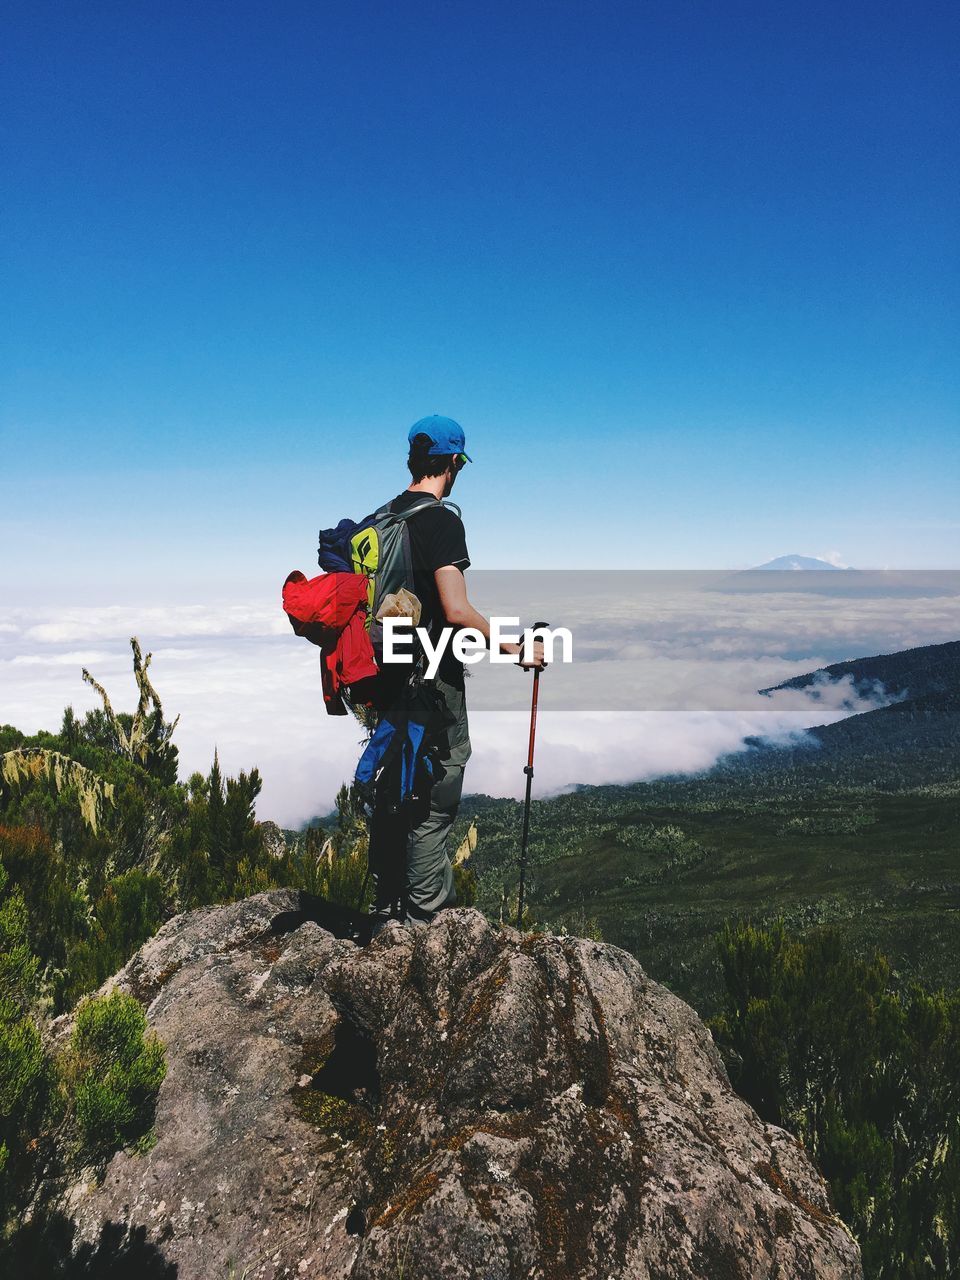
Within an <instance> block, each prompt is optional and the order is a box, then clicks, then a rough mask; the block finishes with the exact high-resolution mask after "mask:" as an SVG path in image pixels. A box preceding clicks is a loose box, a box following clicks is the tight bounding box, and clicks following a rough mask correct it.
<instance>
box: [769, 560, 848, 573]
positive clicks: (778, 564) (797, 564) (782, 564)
mask: <svg viewBox="0 0 960 1280" xmlns="http://www.w3.org/2000/svg"><path fill="white" fill-rule="evenodd" d="M757 569H816V570H819V571H823V570H824V569H826V570H835V571H836V572H838V573H842V572H843V570H842V569H841V568H840V566H839V565H838V564H831V563H830V561H829V560H818V559H817V558H816V557H815V556H777V558H776V559H775V560H768V561H767V563H766V564H758V565H755V566H754V568H753V569H751V571H750V572H751V573H753V572H755V571H756V570H757Z"/></svg>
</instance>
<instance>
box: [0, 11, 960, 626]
mask: <svg viewBox="0 0 960 1280" xmlns="http://www.w3.org/2000/svg"><path fill="white" fill-rule="evenodd" d="M957 26H958V18H957V11H956V8H955V6H948V5H946V4H942V5H941V4H924V3H920V4H917V5H912V6H909V7H908V6H904V5H902V4H883V3H880V4H877V3H871V4H857V3H852V4H845V5H836V4H817V3H812V4H803V5H799V4H793V5H773V4H768V3H763V4H760V3H749V4H738V3H729V4H723V5H719V4H709V3H684V2H683V0H669V2H666V0H665V2H663V3H652V4H637V3H630V4H604V3H600V4H593V5H586V4H583V3H578V4H569V3H552V4H549V5H547V4H522V5H516V4H511V5H507V4H485V5H473V6H465V5H456V4H446V5H440V4H423V3H416V2H413V3H410V4H407V5H388V4H385V3H382V4H371V3H363V2H360V3H354V4H352V5H349V6H344V5H332V4H325V3H312V4H295V3H278V4H273V5H269V6H268V5H265V4H260V5H250V4H237V3H231V4H230V5H226V4H214V3H207V4H203V5H189V6H188V5H184V4H178V3H171V4H167V5H165V6H162V7H161V8H157V7H155V6H149V7H148V6H146V5H139V4H129V3H123V4H121V3H97V4H93V5H86V6H81V5H66V6H64V5H53V4H47V3H38V4H34V5H31V6H21V7H20V11H19V12H17V13H8V15H7V17H6V19H5V33H4V41H3V44H4V49H3V52H2V55H0V56H2V58H3V64H4V65H3V68H2V71H3V74H2V83H3V89H2V91H0V120H2V125H0V144H2V150H3V167H4V171H5V178H4V187H5V194H4V200H3V220H4V230H3V237H2V246H0V255H2V256H0V267H2V273H3V285H2V295H3V303H2V305H3V309H4V312H5V313H6V315H5V322H4V329H5V333H6V337H5V341H4V343H3V347H2V351H0V445H2V468H0V537H2V538H3V542H4V546H5V554H4V556H3V557H2V558H0V590H2V591H3V593H4V596H5V597H6V599H7V600H8V602H12V603H14V604H17V603H20V602H24V603H29V601H30V600H31V599H32V598H34V597H36V596H37V595H38V594H44V593H46V594H49V586H48V584H49V582H50V580H55V581H56V583H57V588H58V590H59V591H61V592H62V593H63V595H64V597H69V598H71V599H74V598H75V599H77V600H93V599H96V600H98V601H100V602H104V603H110V602H111V601H114V600H118V599H124V600H125V599H128V598H135V597H147V596H149V597H150V598H151V599H153V600H158V599H159V600H165V601H169V602H171V603H177V602H179V601H182V600H189V599H191V598H194V597H196V596H197V595H198V594H209V593H210V592H211V590H212V589H213V586H212V585H211V584H214V585H215V586H216V588H217V589H219V590H222V591H223V592H224V593H227V594H230V595H231V596H232V597H236V596H237V595H242V594H244V593H245V594H247V595H249V596H250V597H253V598H257V599H259V598H267V597H270V596H271V595H272V594H275V592H276V589H277V585H278V583H279V581H281V580H282V578H283V577H284V576H285V574H286V572H287V570H288V569H290V568H291V567H293V565H295V564H300V565H301V566H302V567H303V568H305V569H309V568H310V565H311V563H312V562H313V556H314V545H315V531H316V528H317V527H318V525H319V524H321V523H323V524H326V523H334V522H335V521H336V520H337V519H338V518H339V517H340V516H341V515H344V514H352V515H356V516H359V515H360V514H362V513H363V511H365V510H367V509H369V508H370V507H371V506H372V505H374V504H375V503H377V502H379V501H381V500H382V499H384V498H385V497H388V496H390V495H391V494H392V493H393V492H395V491H396V490H397V489H398V488H400V487H402V484H403V475H404V473H403V457H404V439H405V433H406V429H407V427H408V425H409V423H410V422H411V421H413V420H414V419H415V418H417V417H419V416H421V415H422V414H425V413H431V412H441V413H448V414H451V415H452V416H454V417H456V418H458V419H459V420H460V421H461V422H462V423H463V424H464V426H465V428H466V430H467V438H468V447H469V449H470V452H471V453H472V454H473V456H474V457H475V458H476V465H475V466H474V467H473V468H472V469H469V470H468V473H467V474H466V475H465V476H464V478H463V480H462V481H461V483H460V486H459V487H458V492H457V495H456V496H457V497H458V499H460V500H461V501H462V504H463V507H464V514H465V517H466V518H467V523H468V534H469V541H470V547H471V552H472V555H473V559H474V563H475V564H476V565H477V566H483V567H489V568H495V567H504V566H509V565H514V564H518V565H524V566H527V567H533V566H536V565H538V564H545V565H548V566H554V567H561V566H568V565H569V566H589V565H591V564H593V563H597V562H598V561H602V563H603V564H604V567H610V558H611V557H612V558H613V560H614V562H622V563H624V564H626V565H628V566H630V567H708V568H709V567H718V568H719V567H736V566H742V565H749V564H752V563H757V562H758V561H760V560H765V559H768V558H770V557H772V556H774V555H778V554H781V553H785V552H800V553H805V554H823V553H825V552H828V551H831V552H836V553H838V555H839V558H840V559H842V560H843V561H844V562H847V563H851V564H855V565H859V566H865V567H866V566H895V567H913V568H917V567H957V566H958V564H960V517H958V504H957V493H958V482H960V432H958V430H957V426H958V422H957V419H958V404H960V394H958V392H960V388H958V381H960V380H958V369H957V351H958V336H960V335H958V307H957V299H958V291H957V286H958V269H957V268H958V233H957V227H958V225H960V208H958V205H960V199H958V186H957V182H956V134H957V125H958V115H960V113H958V110H957V107H958V102H957V96H958V90H957V83H956V75H955V67H956V57H957V52H958V44H960V41H958V31H957Z"/></svg>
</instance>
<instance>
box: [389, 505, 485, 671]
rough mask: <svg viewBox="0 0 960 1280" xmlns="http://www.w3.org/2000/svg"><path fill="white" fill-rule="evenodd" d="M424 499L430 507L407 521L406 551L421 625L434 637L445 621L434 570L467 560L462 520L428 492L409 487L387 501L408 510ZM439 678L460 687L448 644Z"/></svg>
mask: <svg viewBox="0 0 960 1280" xmlns="http://www.w3.org/2000/svg"><path fill="white" fill-rule="evenodd" d="M425 502H433V503H434V504H435V506H434V508H433V509H432V510H427V511H418V512H417V514H416V515H415V516H411V517H410V519H409V520H408V521H407V528H408V529H409V530H410V555H411V558H412V560H413V582H414V585H413V590H414V593H415V594H416V596H417V598H418V599H419V601H420V605H421V607H422V610H423V613H422V616H421V619H420V625H421V626H422V627H429V629H430V635H431V638H433V639H434V640H435V639H436V637H437V635H438V634H439V632H440V629H441V628H442V627H443V626H445V625H446V619H445V618H444V616H443V609H442V607H441V605H440V595H439V592H438V591H437V583H436V579H435V578H434V576H433V575H434V573H435V572H436V571H437V569H442V568H444V567H445V566H446V565H450V564H452V565H455V566H456V568H458V569H461V570H466V569H467V568H468V567H469V564H470V557H469V555H468V554H467V535H466V532H465V530H464V527H463V521H462V520H461V519H460V517H459V516H458V515H456V513H455V512H453V511H451V509H450V508H449V507H445V506H443V505H442V504H441V503H440V502H439V500H438V499H436V498H434V497H433V496H432V494H429V493H416V492H414V493H411V491H410V490H409V489H406V490H404V492H403V493H401V494H398V495H397V497H396V498H394V500H393V501H392V502H391V503H390V510H391V511H409V509H410V508H411V507H416V506H422V505H423V504H424V503H425ZM438 674H439V676H440V677H441V679H443V680H446V681H447V682H448V683H449V684H452V685H455V686H456V687H457V688H460V689H462V688H463V663H462V662H458V661H457V659H456V658H455V657H454V656H453V654H452V652H451V649H450V645H448V646H447V648H446V650H445V651H444V655H443V658H442V659H441V662H440V669H439V672H438Z"/></svg>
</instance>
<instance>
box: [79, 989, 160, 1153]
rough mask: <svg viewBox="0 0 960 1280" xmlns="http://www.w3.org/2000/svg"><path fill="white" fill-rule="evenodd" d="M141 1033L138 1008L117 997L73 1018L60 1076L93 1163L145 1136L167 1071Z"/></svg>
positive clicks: (89, 1004)
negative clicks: (67, 1048)
mask: <svg viewBox="0 0 960 1280" xmlns="http://www.w3.org/2000/svg"><path fill="white" fill-rule="evenodd" d="M146 1027H147V1020H146V1017H145V1015H144V1012H143V1010H142V1009H141V1007H140V1005H139V1004H138V1003H137V1001H136V1000H134V998H133V997H132V996H129V995H126V994H125V993H124V992H122V991H114V992H113V993H112V994H111V995H109V996H103V997H94V998H92V999H90V1000H87V1001H85V1002H84V1003H83V1004H82V1005H81V1006H80V1008H79V1010H78V1012H77V1020H76V1023H75V1025H74V1029H73V1034H72V1036H71V1038H70V1047H69V1050H68V1053H67V1059H66V1062H65V1064H64V1076H65V1079H66V1082H67V1086H68V1089H69V1090H70V1091H71V1093H72V1097H73V1112H74V1118H75V1121H76V1125H77V1129H78V1132H79V1137H80V1144H81V1148H82V1152H83V1153H84V1154H86V1155H88V1156H90V1157H92V1158H94V1159H97V1158H104V1157H106V1156H108V1155H110V1154H112V1153H113V1152H114V1151H117V1150H119V1149H120V1148H121V1147H125V1146H130V1145H132V1144H134V1143H137V1142H139V1141H142V1140H144V1139H146V1138H148V1136H149V1133H150V1129H151V1126H152V1124H153V1114H154V1108H155V1106H156V1099H157V1093H158V1092H159V1089H160V1085H161V1084H162V1083H163V1078H164V1076H165V1075H166V1073H167V1065H166V1058H165V1054H164V1049H163V1046H162V1045H161V1043H160V1042H159V1040H157V1038H156V1037H155V1036H153V1035H149V1036H147V1035H145V1034H144V1033H145V1032H146Z"/></svg>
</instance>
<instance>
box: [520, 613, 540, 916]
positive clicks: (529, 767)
mask: <svg viewBox="0 0 960 1280" xmlns="http://www.w3.org/2000/svg"><path fill="white" fill-rule="evenodd" d="M545 626H547V623H546V622H535V623H534V624H533V630H534V631H536V630H538V628H540V627H545ZM539 693H540V668H539V667H534V669H533V698H532V700H531V703H530V739H529V741H528V743H527V763H526V764H525V765H524V766H523V772H524V773H525V774H526V775H527V789H526V794H525V795H524V797H523V834H522V835H521V837H520V891H519V893H518V895H517V928H518V929H522V928H523V895H524V888H525V882H526V874H527V838H528V836H529V835H530V791H531V788H532V787H533V746H534V742H535V740H536V736H537V698H538V696H539Z"/></svg>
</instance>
